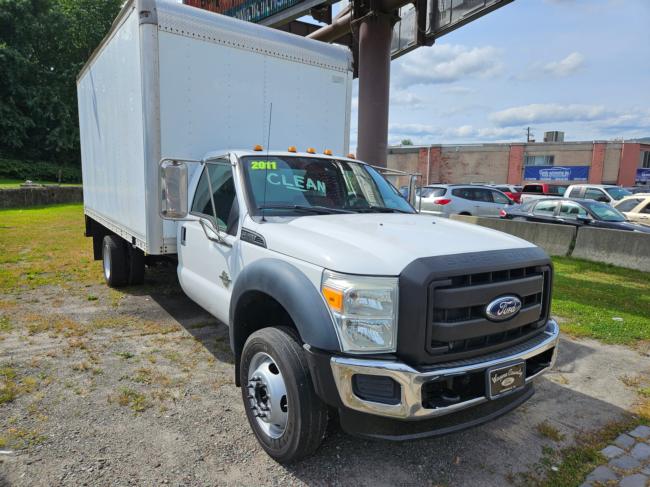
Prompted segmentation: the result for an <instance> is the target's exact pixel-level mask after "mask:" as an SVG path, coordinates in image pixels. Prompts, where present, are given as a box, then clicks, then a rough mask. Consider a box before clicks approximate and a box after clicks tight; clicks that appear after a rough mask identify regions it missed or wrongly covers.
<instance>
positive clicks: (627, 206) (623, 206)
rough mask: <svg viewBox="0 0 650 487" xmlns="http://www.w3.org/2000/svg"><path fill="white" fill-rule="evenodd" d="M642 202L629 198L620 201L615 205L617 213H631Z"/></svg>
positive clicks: (638, 199) (639, 199)
mask: <svg viewBox="0 0 650 487" xmlns="http://www.w3.org/2000/svg"><path fill="white" fill-rule="evenodd" d="M642 201H643V200H642V199H641V198H630V199H629V200H625V201H621V202H620V203H619V204H618V205H616V209H617V210H618V211H632V210H633V209H634V208H636V206H637V205H638V204H639V203H641V202H642Z"/></svg>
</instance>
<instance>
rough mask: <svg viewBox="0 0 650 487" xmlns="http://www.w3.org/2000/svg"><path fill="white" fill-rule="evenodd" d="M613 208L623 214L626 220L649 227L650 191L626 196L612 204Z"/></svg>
mask: <svg viewBox="0 0 650 487" xmlns="http://www.w3.org/2000/svg"><path fill="white" fill-rule="evenodd" d="M614 208H616V209H617V210H618V211H620V212H621V213H623V214H624V215H625V216H626V217H627V219H628V220H630V221H633V222H635V223H640V224H642V225H650V190H648V192H647V193H638V194H634V195H632V196H626V197H625V198H623V199H622V200H621V201H619V202H617V203H616V204H614Z"/></svg>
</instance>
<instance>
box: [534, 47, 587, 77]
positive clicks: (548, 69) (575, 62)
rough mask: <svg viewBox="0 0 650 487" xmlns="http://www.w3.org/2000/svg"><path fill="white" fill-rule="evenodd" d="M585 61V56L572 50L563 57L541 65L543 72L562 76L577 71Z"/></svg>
mask: <svg viewBox="0 0 650 487" xmlns="http://www.w3.org/2000/svg"><path fill="white" fill-rule="evenodd" d="M584 62H585V57H584V56H583V55H582V54H580V53H579V52H572V53H571V54H569V55H568V56H567V57H565V58H564V59H561V60H559V61H553V62H550V63H548V64H545V65H544V66H542V71H544V72H545V73H548V74H551V75H553V76H557V77H558V78H563V77H565V76H569V75H571V74H573V73H575V72H576V71H578V70H579V69H580V68H581V67H582V65H583V64H584Z"/></svg>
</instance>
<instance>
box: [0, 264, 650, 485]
mask: <svg viewBox="0 0 650 487" xmlns="http://www.w3.org/2000/svg"><path fill="white" fill-rule="evenodd" d="M94 265H96V266H99V264H98V263H95V264H94ZM98 272H99V270H98ZM0 312H1V313H2V315H1V319H2V321H0V379H2V378H3V377H4V379H5V381H6V384H9V386H7V387H6V390H5V392H7V393H9V394H11V395H12V398H13V400H9V401H5V402H4V403H3V402H2V401H0V485H3V484H7V485H17V486H22V485H25V486H26V485H30V486H32V485H48V486H50V485H75V486H76V485H160V484H162V485H167V484H169V485H253V484H254V485H260V484H261V485H280V484H282V485H373V486H381V485H395V484H400V485H486V486H490V485H494V486H501V485H504V484H508V483H513V482H514V483H518V480H517V479H518V478H519V477H518V475H517V474H519V473H521V472H530V471H531V470H535V469H536V468H538V467H539V464H540V461H541V460H542V458H543V456H544V455H547V454H548V452H549V451H555V450H557V449H559V448H562V447H564V446H567V445H569V444H571V443H572V441H573V438H574V437H575V435H576V434H578V433H580V432H582V431H589V430H594V429H597V428H600V427H602V426H604V425H605V424H607V423H609V422H611V421H613V420H617V419H620V418H621V417H622V416H623V415H624V414H625V411H626V410H630V409H631V408H632V407H633V405H634V402H635V400H636V392H635V389H634V387H631V385H632V386H633V384H634V376H635V374H638V373H641V372H644V371H650V358H648V356H647V355H645V354H643V353H639V352H637V351H633V350H630V349H627V348H624V347H615V346H604V345H601V344H599V343H597V342H594V341H589V340H581V341H573V340H568V339H566V338H563V340H562V343H561V349H560V359H559V361H558V364H557V366H556V369H555V370H554V371H553V372H552V373H549V374H547V375H546V376H545V377H543V378H541V379H540V381H539V382H538V386H537V394H536V395H535V396H534V397H533V398H532V399H531V400H530V401H529V402H528V403H527V404H525V405H524V406H523V407H521V408H519V409H518V410H516V411H514V412H512V413H510V414H509V415H506V416H505V417H502V418H500V419H498V420H497V421H494V422H492V423H490V424H487V425H484V426H481V427H478V428H475V429H473V430H469V431H465V432H462V433H458V434H454V435H450V436H446V437H443V438H438V439H431V440H421V441H416V442H407V443H389V442H379V441H366V440H361V439H357V438H353V437H350V436H347V435H345V434H344V433H342V432H341V431H340V429H339V428H338V426H337V425H335V424H332V425H330V430H329V433H328V436H327V438H326V439H325V442H324V443H323V445H322V447H321V449H320V450H319V451H318V452H317V454H316V456H314V457H313V458H310V459H308V460H306V461H304V462H302V463H300V464H297V465H291V466H282V465H278V464H277V463H275V462H273V461H272V460H271V459H270V458H268V457H267V456H266V455H265V453H264V452H263V451H262V449H261V448H260V447H259V446H258V445H257V443H256V440H255V438H254V436H253V435H252V433H251V431H250V430H249V427H248V424H247V422H246V417H245V414H244V411H243V408H242V403H241V396H240V391H239V389H237V388H236V387H235V386H234V383H233V365H232V355H231V353H230V351H229V348H228V331H227V328H226V326H225V325H223V324H221V323H218V322H216V321H215V320H214V319H213V318H212V317H210V316H209V315H208V314H206V313H205V311H203V310H201V309H200V308H198V307H197V306H196V305H194V304H193V303H192V302H190V301H189V300H188V299H187V298H186V297H185V296H184V295H183V293H182V292H181V291H180V289H179V287H178V285H177V283H176V278H175V271H174V269H173V268H172V267H164V266H163V267H161V268H157V269H155V270H153V272H149V273H148V276H147V284H146V285H145V286H143V287H140V288H132V289H127V290H126V291H124V292H116V291H113V290H109V289H107V288H105V287H104V286H101V285H91V286H82V285H78V286H77V287H75V283H69V285H68V286H67V287H66V289H65V290H64V289H62V288H59V287H50V288H38V289H35V290H32V291H28V292H24V293H22V294H20V295H10V296H3V297H1V298H0ZM9 387H11V390H9ZM0 392H1V391H0ZM0 397H2V396H0Z"/></svg>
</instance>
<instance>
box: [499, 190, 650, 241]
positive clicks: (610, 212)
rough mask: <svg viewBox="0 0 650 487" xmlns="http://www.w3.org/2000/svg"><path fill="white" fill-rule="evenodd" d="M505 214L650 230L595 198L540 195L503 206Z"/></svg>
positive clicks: (568, 222) (561, 222)
mask: <svg viewBox="0 0 650 487" xmlns="http://www.w3.org/2000/svg"><path fill="white" fill-rule="evenodd" d="M501 218H506V219H508V220H526V221H531V222H539V223H559V224H563V225H574V226H576V227H580V226H583V225H589V226H592V227H598V228H609V229H612V230H630V231H637V232H644V233H650V227H645V226H643V225H637V224H635V223H630V222H628V221H627V219H626V218H625V215H623V214H622V213H621V212H620V211H618V210H617V209H615V208H612V207H611V206H610V205H608V204H607V203H602V202H600V201H593V200H580V199H572V198H539V199H536V200H531V201H528V202H526V203H524V204H522V205H520V206H517V207H513V208H510V209H506V210H503V211H502V212H501Z"/></svg>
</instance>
